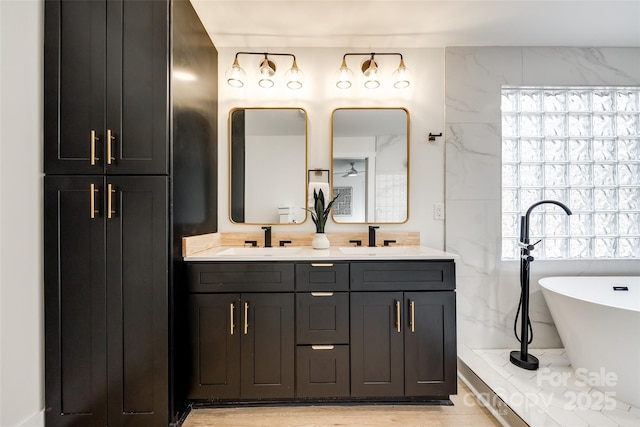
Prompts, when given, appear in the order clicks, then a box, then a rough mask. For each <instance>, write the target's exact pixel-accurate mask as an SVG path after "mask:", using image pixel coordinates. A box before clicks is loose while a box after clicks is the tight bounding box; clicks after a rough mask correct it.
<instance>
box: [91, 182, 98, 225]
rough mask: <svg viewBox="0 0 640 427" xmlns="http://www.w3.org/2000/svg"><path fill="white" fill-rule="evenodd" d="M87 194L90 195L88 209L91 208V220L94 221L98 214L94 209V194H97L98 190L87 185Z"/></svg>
mask: <svg viewBox="0 0 640 427" xmlns="http://www.w3.org/2000/svg"><path fill="white" fill-rule="evenodd" d="M89 192H90V193H91V195H90V196H89V197H90V199H89V200H90V203H89V204H90V207H91V219H94V218H95V217H96V214H97V213H100V211H99V210H97V209H96V193H97V192H98V190H97V189H96V185H95V184H90V185H89Z"/></svg>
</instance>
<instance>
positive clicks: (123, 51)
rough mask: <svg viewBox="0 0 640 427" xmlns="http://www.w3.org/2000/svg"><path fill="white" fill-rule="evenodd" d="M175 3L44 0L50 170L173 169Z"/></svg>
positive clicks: (118, 171) (47, 158) (152, 171)
mask: <svg viewBox="0 0 640 427" xmlns="http://www.w3.org/2000/svg"><path fill="white" fill-rule="evenodd" d="M169 4H170V2H169V1H163V0H155V1H128V0H119V1H113V0H109V1H107V0H71V1H68V0H62V1H60V0H46V1H45V16H46V21H47V25H46V26H45V61H44V66H45V91H46V93H45V126H44V129H45V146H44V147H45V149H44V156H45V173H47V174H104V173H108V174H167V173H169V162H168V159H169V157H168V153H169V150H168V145H167V137H168V134H167V131H168V120H169V115H168V114H167V105H168V96H169V95H168V94H169V91H168V90H167V82H168V76H169V74H168V70H169V65H168V64H169V53H168V52H169V50H168V47H169V32H168V22H169Z"/></svg>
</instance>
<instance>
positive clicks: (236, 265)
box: [187, 262, 295, 293]
mask: <svg viewBox="0 0 640 427" xmlns="http://www.w3.org/2000/svg"><path fill="white" fill-rule="evenodd" d="M187 276H188V277H187V279H188V280H187V281H188V283H189V292H236V293H238V292H293V290H294V287H295V286H294V283H295V281H294V264H293V263H285V262H210V263H209V262H198V263H189V264H187Z"/></svg>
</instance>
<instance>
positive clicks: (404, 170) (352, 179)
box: [331, 107, 410, 224]
mask: <svg viewBox="0 0 640 427" xmlns="http://www.w3.org/2000/svg"><path fill="white" fill-rule="evenodd" d="M409 129H410V119H409V111H408V110H407V109H405V108H384V107H381V108H338V109H336V110H334V111H333V113H332V120H331V156H332V180H331V185H332V191H333V194H334V195H335V194H338V193H340V195H341V196H340V197H339V198H338V200H336V202H335V204H334V205H333V210H332V217H333V220H334V221H335V222H337V223H364V224H385V223H387V224H388V223H391V224H394V223H395V224H397V223H404V222H406V221H407V220H408V219H409V143H410V141H409V136H410V135H409V133H410V132H409Z"/></svg>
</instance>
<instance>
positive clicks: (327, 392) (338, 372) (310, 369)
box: [296, 345, 350, 398]
mask: <svg viewBox="0 0 640 427" xmlns="http://www.w3.org/2000/svg"><path fill="white" fill-rule="evenodd" d="M296 368H297V369H296V370H297V372H296V374H297V375H296V383H297V384H296V396H297V397H329V398H334V397H348V396H349V381H350V375H349V346H348V345H335V346H334V345H322V346H321V345H314V346H298V347H296Z"/></svg>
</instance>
